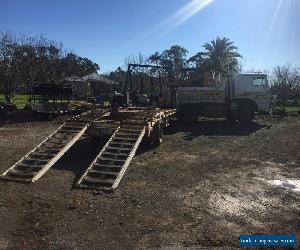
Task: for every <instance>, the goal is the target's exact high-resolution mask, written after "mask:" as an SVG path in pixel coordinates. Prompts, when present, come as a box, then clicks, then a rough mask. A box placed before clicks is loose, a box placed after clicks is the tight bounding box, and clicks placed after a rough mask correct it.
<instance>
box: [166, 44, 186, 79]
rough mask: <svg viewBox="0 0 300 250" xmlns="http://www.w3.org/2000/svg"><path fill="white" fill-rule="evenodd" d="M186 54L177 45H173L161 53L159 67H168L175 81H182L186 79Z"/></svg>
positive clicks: (183, 49)
mask: <svg viewBox="0 0 300 250" xmlns="http://www.w3.org/2000/svg"><path fill="white" fill-rule="evenodd" d="M187 53H188V50H187V49H185V48H184V47H182V46H179V45H173V46H172V47H171V48H170V49H167V50H164V51H163V52H162V53H161V57H160V64H161V66H164V67H169V68H170V69H171V73H172V75H173V76H174V79H175V80H184V79H185V77H186V71H185V70H184V69H185V68H186V67H187V60H186V56H187Z"/></svg>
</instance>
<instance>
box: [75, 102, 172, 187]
mask: <svg viewBox="0 0 300 250" xmlns="http://www.w3.org/2000/svg"><path fill="white" fill-rule="evenodd" d="M175 113H176V110H174V109H159V108H148V107H147V108H140V107H132V108H124V109H120V110H119V111H118V112H116V113H110V114H108V115H106V116H103V117H102V119H101V120H99V121H95V122H93V123H92V125H91V126H90V128H89V131H87V132H88V133H89V134H90V135H92V136H96V137H102V136H110V139H109V140H108V141H107V143H106V145H105V146H104V147H103V148H102V150H101V151H100V153H99V154H98V155H97V157H96V158H95V159H94V161H93V162H92V163H91V165H90V166H89V167H88V169H87V170H86V171H85V173H84V174H83V175H82V177H81V178H80V179H79V181H78V183H77V186H78V187H80V188H88V189H104V190H113V189H115V188H117V186H118V185H119V182H120V180H121V179H122V177H123V175H124V174H125V171H126V170H127V168H128V166H129V164H130V162H131V160H132V159H133V157H134V155H135V153H136V150H137V148H138V146H139V145H140V143H141V142H142V140H146V141H148V142H149V143H151V144H153V145H158V144H160V143H161V141H162V134H163V129H164V128H165V127H166V126H168V125H169V120H170V119H171V117H172V116H173V115H175Z"/></svg>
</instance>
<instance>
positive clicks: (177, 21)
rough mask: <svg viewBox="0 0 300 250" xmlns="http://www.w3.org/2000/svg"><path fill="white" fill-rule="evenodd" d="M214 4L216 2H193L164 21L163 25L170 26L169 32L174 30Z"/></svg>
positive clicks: (210, 0) (206, 0)
mask: <svg viewBox="0 0 300 250" xmlns="http://www.w3.org/2000/svg"><path fill="white" fill-rule="evenodd" d="M213 2H214V0H192V1H191V2H189V3H188V4H186V5H185V6H183V7H182V8H181V9H179V10H178V11H176V12H175V13H174V14H173V15H171V16H170V17H168V18H167V19H166V20H165V21H163V22H162V24H161V25H163V26H168V27H169V28H168V30H173V29H175V28H176V27H178V26H180V25H182V24H183V23H185V22H186V21H187V20H189V19H190V18H191V17H193V16H194V15H196V14H197V13H198V12H200V11H201V10H203V9H204V8H205V7H207V6H208V5H210V4H211V3H213Z"/></svg>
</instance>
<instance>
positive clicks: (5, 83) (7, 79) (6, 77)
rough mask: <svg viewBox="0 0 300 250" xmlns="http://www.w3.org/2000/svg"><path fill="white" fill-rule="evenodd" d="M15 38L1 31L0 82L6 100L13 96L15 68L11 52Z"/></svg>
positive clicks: (13, 48) (8, 100)
mask: <svg viewBox="0 0 300 250" xmlns="http://www.w3.org/2000/svg"><path fill="white" fill-rule="evenodd" d="M16 44H17V43H16V38H15V36H14V35H13V34H12V33H10V32H5V33H1V37H0V62H1V63H0V84H1V89H2V91H3V93H4V96H5V99H6V101H7V102H10V101H11V99H12V97H13V89H14V83H15V78H16V77H15V72H16V69H15V67H14V65H13V61H14V60H13V54H14V50H15V47H16Z"/></svg>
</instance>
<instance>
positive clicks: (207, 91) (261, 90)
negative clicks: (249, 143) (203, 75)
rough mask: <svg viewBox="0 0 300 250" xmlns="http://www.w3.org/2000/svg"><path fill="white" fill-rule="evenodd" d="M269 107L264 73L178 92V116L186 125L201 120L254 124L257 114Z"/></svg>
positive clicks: (182, 89) (242, 76) (268, 94)
mask: <svg viewBox="0 0 300 250" xmlns="http://www.w3.org/2000/svg"><path fill="white" fill-rule="evenodd" d="M269 105H270V87H269V84H268V77H267V75H266V74H261V73H251V74H237V75H236V76H234V77H228V81H227V82H220V83H215V84H213V86H209V87H184V86H181V87H178V88H177V96H176V111H177V116H178V118H179V120H182V121H185V122H191V121H195V120H197V118H198V117H199V116H205V117H214V118H221V117H226V118H227V119H228V120H231V121H234V120H239V121H240V122H251V121H253V120H254V116H255V112H257V111H264V110H268V109H269Z"/></svg>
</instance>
